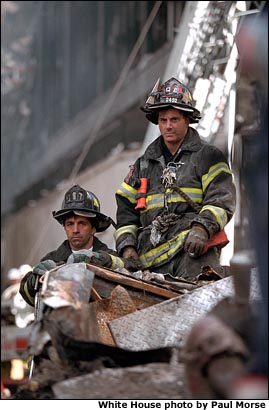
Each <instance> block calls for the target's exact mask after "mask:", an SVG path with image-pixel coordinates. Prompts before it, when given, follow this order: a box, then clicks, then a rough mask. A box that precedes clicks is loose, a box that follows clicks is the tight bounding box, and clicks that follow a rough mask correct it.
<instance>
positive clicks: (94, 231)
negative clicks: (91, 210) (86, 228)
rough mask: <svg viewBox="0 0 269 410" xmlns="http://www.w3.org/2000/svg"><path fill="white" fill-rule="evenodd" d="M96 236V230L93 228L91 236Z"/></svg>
mask: <svg viewBox="0 0 269 410" xmlns="http://www.w3.org/2000/svg"><path fill="white" fill-rule="evenodd" d="M95 234H96V228H95V226H93V227H92V236H94V235H95Z"/></svg>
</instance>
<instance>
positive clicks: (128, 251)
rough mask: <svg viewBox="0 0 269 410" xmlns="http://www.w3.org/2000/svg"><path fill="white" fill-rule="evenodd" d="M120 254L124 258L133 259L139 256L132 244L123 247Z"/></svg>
mask: <svg viewBox="0 0 269 410" xmlns="http://www.w3.org/2000/svg"><path fill="white" fill-rule="evenodd" d="M122 256H123V257H124V258H126V259H134V260H137V259H138V258H139V257H138V253H137V252H136V250H135V248H133V247H132V246H127V247H126V248H124V249H123V254H122Z"/></svg>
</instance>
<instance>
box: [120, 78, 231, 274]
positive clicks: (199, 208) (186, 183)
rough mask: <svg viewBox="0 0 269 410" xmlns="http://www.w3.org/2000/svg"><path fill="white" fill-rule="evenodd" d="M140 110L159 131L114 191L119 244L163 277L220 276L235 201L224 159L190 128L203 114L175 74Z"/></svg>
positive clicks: (122, 251) (126, 253)
mask: <svg viewBox="0 0 269 410" xmlns="http://www.w3.org/2000/svg"><path fill="white" fill-rule="evenodd" d="M141 110H142V111H143V112H144V113H145V114H146V118H147V119H148V120H149V121H150V122H152V123H153V124H156V125H158V126H159V130H160V134H161V135H160V136H159V137H157V138H156V139H155V140H154V141H153V142H152V143H151V144H150V145H149V146H148V147H147V148H146V150H145V152H144V154H143V155H142V156H141V157H140V158H138V159H137V160H136V162H135V164H134V165H131V166H130V170H129V173H128V175H127V176H126V178H125V179H124V182H123V183H122V184H121V186H120V188H119V189H118V190H117V192H116V201H117V225H116V231H115V242H116V249H117V251H118V253H119V255H122V256H123V257H128V258H133V259H134V260H136V259H139V260H140V261H141V263H142V264H143V269H149V270H151V271H153V272H159V273H163V274H168V276H166V278H167V279H170V276H172V277H173V278H176V277H182V278H185V279H189V280H194V278H196V279H197V278H201V279H202V278H205V277H206V278H208V279H211V278H212V279H213V278H214V279H218V278H223V277H224V276H226V275H227V271H226V269H225V267H223V266H221V265H220V250H221V248H222V247H223V246H225V245H226V244H227V243H228V240H227V237H226V235H225V232H224V227H225V225H226V224H227V223H228V222H229V221H230V219H231V218H232V216H233V214H234V211H235V204H236V192H235V185H234V182H233V175H232V172H231V169H230V167H229V165H228V163H227V160H226V158H225V156H224V154H223V153H222V152H221V151H220V150H219V149H218V148H216V147H215V146H213V145H209V144H208V143H205V142H203V141H202V140H201V138H200V137H199V134H198V132H197V131H196V130H195V129H194V128H193V127H191V126H190V124H194V123H198V121H199V119H200V118H201V116H200V112H199V111H198V110H197V109H196V108H195V107H194V101H193V98H192V95H191V92H190V91H189V89H188V88H187V87H186V86H185V85H183V84H182V83H181V82H180V81H178V80H177V79H176V78H170V79H169V80H168V81H166V82H165V83H163V84H161V85H160V81H159V80H158V81H157V83H156V84H155V86H154V88H153V90H152V92H151V94H150V95H149V98H148V99H147V101H146V104H145V105H144V107H141Z"/></svg>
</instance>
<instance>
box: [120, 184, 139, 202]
mask: <svg viewBox="0 0 269 410" xmlns="http://www.w3.org/2000/svg"><path fill="white" fill-rule="evenodd" d="M137 192H138V191H137V189H135V188H133V187H131V186H130V185H128V184H126V182H123V183H122V184H121V187H120V188H119V189H118V190H117V192H116V194H118V195H120V196H123V197H124V198H127V199H128V201H130V202H131V203H132V204H136V202H137V199H136V196H137Z"/></svg>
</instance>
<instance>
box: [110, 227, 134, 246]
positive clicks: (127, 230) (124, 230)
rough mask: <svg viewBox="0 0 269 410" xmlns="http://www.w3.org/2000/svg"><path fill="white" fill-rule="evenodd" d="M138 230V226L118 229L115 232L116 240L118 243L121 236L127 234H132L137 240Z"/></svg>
mask: <svg viewBox="0 0 269 410" xmlns="http://www.w3.org/2000/svg"><path fill="white" fill-rule="evenodd" d="M137 230H138V227H137V226H136V225H126V226H122V227H121V228H119V229H117V230H116V231H115V232H114V239H115V241H116V242H117V240H118V239H119V238H120V237H121V235H123V234H125V233H130V234H131V235H133V236H134V237H135V238H136V235H137Z"/></svg>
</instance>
